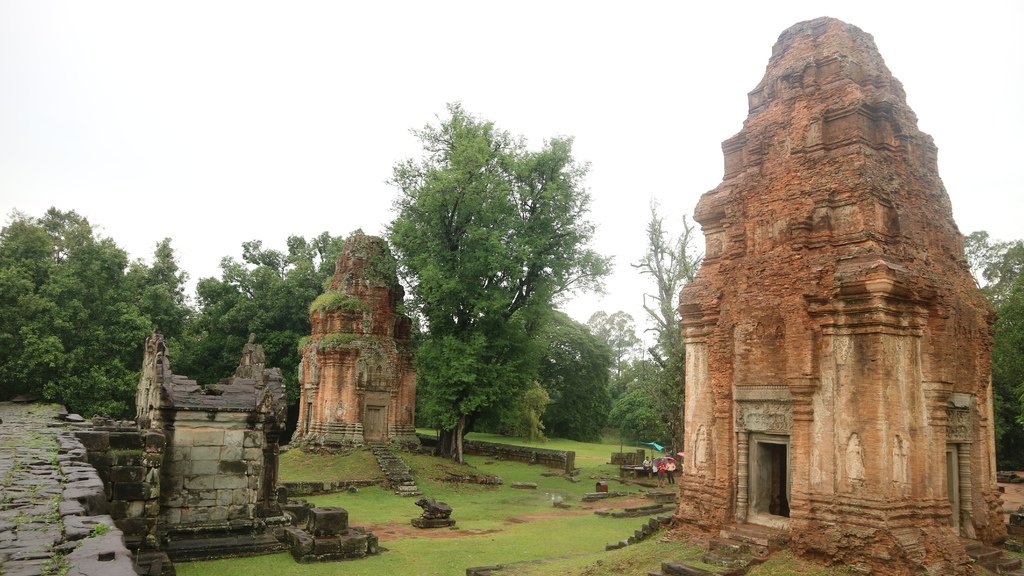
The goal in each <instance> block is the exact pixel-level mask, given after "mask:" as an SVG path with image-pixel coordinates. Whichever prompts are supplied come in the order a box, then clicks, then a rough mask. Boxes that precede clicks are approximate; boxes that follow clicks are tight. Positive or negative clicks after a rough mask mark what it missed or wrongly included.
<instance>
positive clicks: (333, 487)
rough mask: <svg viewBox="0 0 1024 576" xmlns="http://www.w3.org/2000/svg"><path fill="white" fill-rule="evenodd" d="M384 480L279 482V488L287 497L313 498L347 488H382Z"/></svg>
mask: <svg viewBox="0 0 1024 576" xmlns="http://www.w3.org/2000/svg"><path fill="white" fill-rule="evenodd" d="M384 484H385V480H383V479H381V480H336V481H333V482H281V483H280V484H279V486H283V487H285V488H287V489H288V495H289V496H315V495H317V494H331V493H333V492H344V491H345V490H348V489H349V488H353V487H355V488H365V487H367V486H383V485H384Z"/></svg>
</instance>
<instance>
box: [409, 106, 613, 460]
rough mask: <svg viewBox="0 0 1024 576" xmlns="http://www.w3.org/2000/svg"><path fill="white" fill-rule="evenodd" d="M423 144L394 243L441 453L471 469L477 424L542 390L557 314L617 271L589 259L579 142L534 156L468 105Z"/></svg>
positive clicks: (551, 146)
mask: <svg viewBox="0 0 1024 576" xmlns="http://www.w3.org/2000/svg"><path fill="white" fill-rule="evenodd" d="M414 134H415V135H416V136H417V137H418V138H419V140H420V143H421V144H422V147H423V155H422V157H421V158H420V159H418V160H414V159H408V160H405V161H402V162H399V163H398V164H397V165H396V166H395V168H394V174H393V179H392V182H393V184H394V185H395V186H396V187H397V188H398V190H399V197H398V199H397V201H396V203H395V209H396V213H397V215H396V218H395V220H394V221H393V222H392V223H391V226H390V230H389V235H390V241H391V244H392V246H393V247H394V249H395V253H396V257H397V259H398V261H399V263H400V272H401V274H402V275H403V277H404V278H405V281H406V283H407V284H408V286H409V288H410V293H411V295H412V305H413V308H414V310H416V311H418V313H419V314H420V315H421V317H422V320H423V321H424V327H425V329H426V331H427V334H426V335H425V337H424V341H423V343H422V345H421V347H420V349H419V351H418V356H417V378H418V393H419V394H421V395H423V396H424V405H425V410H426V412H427V413H429V415H430V416H431V417H432V418H433V420H434V422H435V424H436V425H437V426H438V427H439V429H440V430H441V432H442V442H441V450H440V452H441V453H443V454H446V455H451V456H452V457H454V458H455V459H458V460H461V458H462V451H461V440H462V436H463V435H464V434H465V433H466V432H467V431H468V430H469V426H468V425H471V424H472V420H473V418H475V417H476V416H477V415H479V414H480V413H481V412H482V411H484V410H486V409H487V408H489V407H491V406H494V405H496V404H500V403H505V402H507V401H508V400H509V399H510V398H513V397H514V396H516V395H517V394H519V393H520V392H521V391H523V390H524V389H525V388H526V387H527V386H528V385H529V384H530V383H531V382H532V381H533V380H534V376H535V375H536V373H537V362H538V359H539V356H540V352H541V349H540V346H539V345H538V344H537V342H536V341H535V339H534V338H533V336H534V335H535V334H536V333H537V331H538V330H539V329H540V328H541V327H542V325H543V323H544V322H545V321H546V318H545V316H546V314H547V311H548V310H550V308H551V306H552V303H553V302H555V301H556V300H557V298H558V297H560V296H562V295H564V294H566V293H568V292H570V291H572V290H576V289H587V288H594V287H597V285H598V282H599V280H600V278H601V277H602V276H604V275H605V274H606V273H607V270H608V260H607V259H605V258H603V257H601V256H599V255H598V254H597V253H595V252H594V251H593V250H592V249H590V248H589V242H590V240H591V237H592V236H593V233H594V228H593V225H592V224H591V223H590V222H589V221H588V220H587V211H588V208H589V203H590V197H589V195H588V194H587V193H586V191H585V190H584V189H583V178H584V176H585V175H586V172H587V166H586V165H583V164H578V163H577V162H576V161H575V160H574V159H573V157H572V140H571V139H568V138H554V139H551V140H549V141H547V142H545V144H544V146H543V148H542V149H541V150H539V151H531V150H528V149H527V148H526V145H525V144H524V142H523V141H522V140H521V139H517V138H513V137H512V136H510V135H509V134H508V133H507V132H504V131H502V130H499V129H497V128H496V127H495V126H494V124H493V123H491V122H487V121H483V120H480V119H477V118H475V117H473V116H471V115H469V114H468V113H466V112H465V111H464V110H463V109H462V107H461V106H460V105H458V104H451V105H449V106H448V117H447V118H444V119H442V120H440V122H439V124H437V125H428V126H426V127H424V128H423V129H422V130H418V131H414Z"/></svg>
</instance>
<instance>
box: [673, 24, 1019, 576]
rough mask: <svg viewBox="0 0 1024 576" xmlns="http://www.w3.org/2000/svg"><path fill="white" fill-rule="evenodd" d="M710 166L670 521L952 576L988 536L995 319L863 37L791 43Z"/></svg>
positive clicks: (928, 156)
mask: <svg viewBox="0 0 1024 576" xmlns="http://www.w3.org/2000/svg"><path fill="white" fill-rule="evenodd" d="M722 149H723V152H724V155H725V176H724V179H723V181H722V183H721V184H720V185H719V186H718V187H717V188H715V189H714V190H712V191H710V192H708V193H706V194H705V195H704V196H703V197H702V198H701V200H700V202H699V204H698V205H697V209H696V212H695V219H696V220H697V221H698V222H699V223H700V224H701V226H702V229H703V232H704V235H705V239H706V255H705V259H704V264H703V267H702V268H701V270H700V273H699V274H698V276H697V279H696V281H695V282H693V283H692V284H690V285H688V286H687V287H686V288H685V289H684V290H683V292H682V296H681V305H680V312H681V315H682V329H683V333H684V336H685V340H686V405H685V425H686V428H685V431H686V432H685V442H686V455H687V457H686V460H685V464H684V482H683V484H682V486H681V498H680V505H679V509H678V519H679V520H681V521H682V522H683V523H685V525H688V526H689V528H688V529H690V530H698V531H701V532H703V533H704V534H709V533H711V534H713V533H714V531H717V530H718V529H719V528H720V527H722V526H723V525H726V524H729V523H754V524H761V525H767V526H774V527H777V528H781V529H783V530H788V531H789V532H790V536H791V542H792V547H793V548H794V549H795V551H796V552H798V553H801V554H804V555H808V556H812V557H815V558H819V559H830V560H832V561H834V562H837V563H845V564H851V565H852V564H858V563H860V564H863V565H866V566H869V567H871V568H873V569H875V570H876V571H875V572H874V573H875V574H918V573H921V572H927V573H930V574H954V573H962V572H969V571H970V568H969V567H968V566H967V557H966V555H965V553H964V547H963V545H962V544H961V542H960V541H959V539H958V538H959V537H965V538H971V539H977V540H981V541H983V542H985V543H993V542H997V541H999V540H1000V539H1002V538H1003V537H1004V536H1005V528H1004V527H1003V526H1002V523H1001V521H1000V517H999V513H998V508H999V495H998V493H997V490H996V486H995V461H994V441H993V430H992V422H993V419H992V398H991V389H990V384H989V372H990V359H989V355H990V349H991V341H992V340H991V338H992V337H991V323H992V320H993V318H992V315H991V313H990V311H989V308H988V307H987V305H986V302H985V300H984V299H983V297H982V295H981V294H980V292H979V291H978V289H977V286H976V285H975V282H974V281H973V279H972V278H971V275H970V273H969V272H968V268H967V264H966V261H965V258H964V247H963V240H962V236H961V235H960V233H959V231H958V230H957V227H956V225H955V224H954V222H953V218H952V214H951V208H950V204H949V198H948V197H947V195H946V192H945V190H944V188H943V185H942V182H941V180H940V179H939V176H938V171H937V168H936V148H935V146H934V145H933V143H932V139H931V138H930V137H929V136H928V135H926V134H923V133H922V132H920V131H919V130H918V128H917V120H916V117H915V116H914V113H913V112H912V111H911V109H910V108H909V106H908V105H907V103H906V98H905V95H904V92H903V87H902V85H901V84H900V83H899V82H898V81H897V80H896V79H895V78H893V77H892V75H891V74H890V72H889V70H888V69H887V68H886V66H885V64H884V62H883V60H882V58H881V56H880V55H879V53H878V51H877V48H876V47H875V45H874V41H873V40H872V38H871V36H870V35H868V34H866V33H864V32H862V31H861V30H859V29H858V28H856V27H854V26H851V25H848V24H845V23H843V22H840V21H837V20H834V19H829V18H821V19H817V20H812V21H809V22H802V23H800V24H797V25H795V26H793V27H792V28H790V29H788V30H786V31H785V32H783V34H782V35H781V36H780V37H779V40H778V42H777V43H776V44H775V46H774V48H773V50H772V56H771V59H770V60H769V63H768V67H767V70H766V72H765V76H764V79H763V80H762V81H761V83H760V84H758V85H757V87H756V88H754V90H753V91H752V92H750V94H749V116H748V118H747V120H746V122H745V123H744V126H743V129H742V130H741V131H740V133H739V134H737V135H736V136H734V137H732V138H730V139H728V140H726V141H725V142H724V143H723V144H722Z"/></svg>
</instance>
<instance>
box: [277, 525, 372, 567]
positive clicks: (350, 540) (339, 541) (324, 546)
mask: <svg viewBox="0 0 1024 576" xmlns="http://www.w3.org/2000/svg"><path fill="white" fill-rule="evenodd" d="M285 542H286V543H287V544H288V551H289V552H291V554H292V558H295V561H296V562H299V563H302V564H308V563H312V562H332V561H335V560H353V559H356V558H364V557H366V556H368V555H373V554H379V553H380V548H379V546H378V543H377V537H376V536H374V535H373V534H372V533H370V532H365V531H363V530H362V529H361V528H348V529H346V530H344V531H343V532H342V533H341V534H335V535H331V536H317V537H314V536H310V535H309V533H307V532H305V531H304V530H300V529H298V528H294V527H290V528H286V529H285Z"/></svg>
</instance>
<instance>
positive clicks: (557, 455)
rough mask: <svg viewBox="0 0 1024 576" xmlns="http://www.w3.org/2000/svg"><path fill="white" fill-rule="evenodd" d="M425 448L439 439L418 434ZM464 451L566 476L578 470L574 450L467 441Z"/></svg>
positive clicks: (464, 444) (463, 447) (464, 443)
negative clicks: (555, 471) (553, 471)
mask: <svg viewBox="0 0 1024 576" xmlns="http://www.w3.org/2000/svg"><path fill="white" fill-rule="evenodd" d="M417 436H419V439H420V443H421V444H423V445H424V446H436V445H437V438H436V437H434V436H432V435H430V434H417ZM462 451H463V452H464V453H466V454H476V455H480V456H490V457H492V458H498V459H500V460H515V461H516V462H526V463H528V464H540V465H541V466H547V467H549V468H559V469H561V470H562V471H563V472H565V473H566V474H569V473H571V472H572V471H573V470H574V469H575V468H576V452H574V451H572V450H548V449H547V448H531V447H529V446H513V445H511V444H499V443H497V442H482V441H480V440H465V441H463V443H462Z"/></svg>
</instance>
